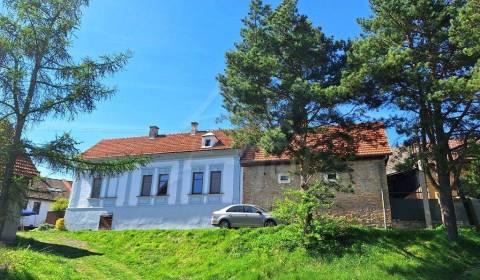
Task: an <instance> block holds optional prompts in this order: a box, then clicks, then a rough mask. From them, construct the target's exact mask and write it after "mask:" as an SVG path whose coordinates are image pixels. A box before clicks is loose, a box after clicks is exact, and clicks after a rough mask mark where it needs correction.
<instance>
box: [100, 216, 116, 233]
mask: <svg viewBox="0 0 480 280" xmlns="http://www.w3.org/2000/svg"><path fill="white" fill-rule="evenodd" d="M112 220H113V215H112V214H103V215H101V216H100V221H99V222H98V229H99V230H111V229H112Z"/></svg>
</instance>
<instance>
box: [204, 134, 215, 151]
mask: <svg viewBox="0 0 480 280" xmlns="http://www.w3.org/2000/svg"><path fill="white" fill-rule="evenodd" d="M217 142H218V139H217V137H216V136H215V134H213V133H212V132H208V133H206V134H204V135H202V148H210V147H213V146H215V144H216V143H217Z"/></svg>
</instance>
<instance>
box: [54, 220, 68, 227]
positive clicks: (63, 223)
mask: <svg viewBox="0 0 480 280" xmlns="http://www.w3.org/2000/svg"><path fill="white" fill-rule="evenodd" d="M55 229H56V230H66V228H65V219H64V218H60V219H57V221H56V222H55Z"/></svg>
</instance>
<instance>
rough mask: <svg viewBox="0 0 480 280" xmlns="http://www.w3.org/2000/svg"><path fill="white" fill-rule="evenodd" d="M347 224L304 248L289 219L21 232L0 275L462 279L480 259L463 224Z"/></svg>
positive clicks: (5, 250) (475, 239)
mask: <svg viewBox="0 0 480 280" xmlns="http://www.w3.org/2000/svg"><path fill="white" fill-rule="evenodd" d="M325 230H326V231H327V229H325ZM348 232H349V240H350V241H349V242H339V243H340V244H342V245H341V246H337V247H336V250H334V251H332V250H322V249H305V248H304V247H303V246H302V243H301V242H295V240H297V237H298V236H299V235H300V234H301V229H299V228H294V227H292V226H278V227H273V228H259V229H239V230H217V229H209V230H138V231H135V230H128V231H84V232H68V231H47V232H26V233H21V234H20V235H19V237H18V239H17V243H16V244H14V245H12V246H8V247H0V267H6V269H5V270H2V269H0V278H2V279H352V278H355V279H359V280H361V279H462V274H463V273H464V271H466V270H471V268H474V267H476V266H478V263H479V262H480V256H479V255H478V252H479V251H480V236H479V235H478V234H476V233H475V232H474V231H473V230H467V229H464V230H461V232H460V233H461V238H460V240H459V241H458V242H450V241H449V240H448V239H447V238H446V237H445V235H444V234H443V232H442V231H439V230H395V229H393V230H380V229H374V228H364V227H350V229H348ZM334 234H342V232H341V231H337V233H334V232H333V231H332V232H331V234H330V235H334ZM39 264H41V265H39ZM470 279H475V278H474V277H472V278H470Z"/></svg>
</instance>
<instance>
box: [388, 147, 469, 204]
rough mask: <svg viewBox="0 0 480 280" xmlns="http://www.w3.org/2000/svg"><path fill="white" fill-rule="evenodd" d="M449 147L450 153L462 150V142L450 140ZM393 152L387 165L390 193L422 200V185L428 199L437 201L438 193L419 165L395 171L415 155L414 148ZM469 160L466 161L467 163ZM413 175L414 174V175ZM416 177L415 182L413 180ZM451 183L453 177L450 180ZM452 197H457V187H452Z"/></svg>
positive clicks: (394, 150) (400, 148) (396, 149)
mask: <svg viewBox="0 0 480 280" xmlns="http://www.w3.org/2000/svg"><path fill="white" fill-rule="evenodd" d="M449 146H450V149H452V151H454V153H455V150H456V149H460V148H462V142H461V141H459V140H450V141H449ZM392 150H393V154H392V156H391V157H390V158H389V160H388V164H387V177H388V181H389V186H390V185H391V186H392V187H391V188H390V193H392V194H394V195H396V196H400V195H403V198H422V189H421V186H422V184H425V185H426V187H427V193H428V198H429V199H438V197H439V193H438V191H437V190H436V188H435V186H434V184H433V182H432V180H431V179H430V178H429V177H428V176H427V175H426V174H425V172H424V171H423V170H422V167H421V166H420V164H418V163H417V164H415V165H414V166H412V167H411V168H410V169H407V170H397V166H398V165H399V164H402V163H404V162H405V160H407V159H408V158H410V157H411V156H412V155H414V154H415V153H416V148H415V147H407V146H403V147H396V148H394V149H392ZM469 160H470V159H468V158H467V159H466V160H465V162H468V161H469ZM414 173H415V174H414ZM415 177H416V180H415ZM451 181H452V182H453V176H452V180H451ZM452 196H453V197H454V198H456V197H458V196H459V195H458V190H457V186H452Z"/></svg>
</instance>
